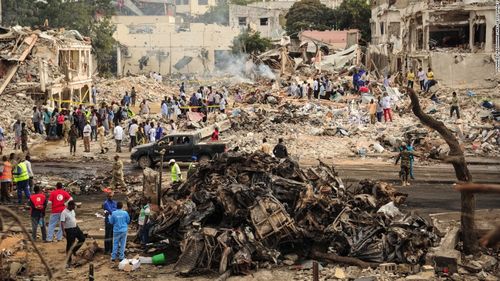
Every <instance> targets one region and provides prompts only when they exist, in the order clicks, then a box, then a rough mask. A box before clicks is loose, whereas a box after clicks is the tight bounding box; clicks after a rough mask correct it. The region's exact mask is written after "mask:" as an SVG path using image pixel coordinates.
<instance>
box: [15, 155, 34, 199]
mask: <svg viewBox="0 0 500 281" xmlns="http://www.w3.org/2000/svg"><path fill="white" fill-rule="evenodd" d="M17 162H18V164H17V165H16V166H15V167H14V170H13V171H12V175H13V176H14V182H15V183H16V189H17V203H19V204H21V203H22V202H23V192H24V195H25V196H26V200H29V199H30V185H29V182H30V176H29V173H28V167H26V163H24V162H21V159H20V157H19V156H18V157H17Z"/></svg>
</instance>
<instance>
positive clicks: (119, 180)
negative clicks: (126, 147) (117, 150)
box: [111, 155, 126, 188]
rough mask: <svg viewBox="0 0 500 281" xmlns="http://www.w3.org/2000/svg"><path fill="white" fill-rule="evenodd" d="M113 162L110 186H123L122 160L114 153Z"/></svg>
mask: <svg viewBox="0 0 500 281" xmlns="http://www.w3.org/2000/svg"><path fill="white" fill-rule="evenodd" d="M114 158H115V162H114V163H113V172H112V173H113V178H112V179H111V186H112V187H113V188H116V187H117V186H120V187H125V186H126V185H125V180H124V179H123V162H122V160H120V156H118V155H115V157H114Z"/></svg>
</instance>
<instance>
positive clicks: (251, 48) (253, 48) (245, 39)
mask: <svg viewBox="0 0 500 281" xmlns="http://www.w3.org/2000/svg"><path fill="white" fill-rule="evenodd" d="M271 45H272V44H271V40H270V39H268V38H264V37H261V36H260V32H258V31H253V30H246V31H244V32H243V33H241V34H240V35H238V36H237V37H235V38H234V39H233V45H232V46H231V50H232V52H233V53H235V54H238V53H246V54H258V53H262V52H265V51H266V50H267V49H269V48H271Z"/></svg>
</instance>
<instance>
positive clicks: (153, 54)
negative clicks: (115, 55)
mask: <svg viewBox="0 0 500 281" xmlns="http://www.w3.org/2000/svg"><path fill="white" fill-rule="evenodd" d="M113 21H114V22H115V23H116V25H117V29H116V32H115V34H114V37H115V39H116V40H117V41H118V42H120V44H121V45H123V46H124V47H125V49H126V51H125V52H124V54H123V55H122V65H121V69H122V73H127V71H129V70H130V71H131V72H132V73H149V72H151V71H156V72H159V73H161V74H168V73H204V72H207V71H212V70H213V69H214V66H215V55H214V54H215V52H216V51H228V50H230V46H231V45H232V40H233V39H234V37H236V36H237V35H238V34H239V30H238V29H233V28H230V27H227V26H221V25H215V24H211V25H205V24H191V25H190V26H189V29H187V30H184V29H179V28H177V27H176V26H175V24H172V23H171V22H170V21H169V19H163V18H160V17H126V16H120V17H114V18H113ZM131 23H133V25H132V24H131ZM131 26H133V29H131ZM141 26H142V28H141V30H145V31H142V32H137V30H138V28H139V27H141ZM185 57H187V58H191V61H190V62H189V63H188V64H187V65H185V66H184V67H182V68H180V69H176V68H175V65H176V64H177V63H178V62H179V61H181V60H183V59H184V60H186V58H185ZM144 59H147V63H146V64H144V63H142V69H141V61H143V60H144Z"/></svg>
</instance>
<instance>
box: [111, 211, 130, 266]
mask: <svg viewBox="0 0 500 281" xmlns="http://www.w3.org/2000/svg"><path fill="white" fill-rule="evenodd" d="M116 208H117V209H116V211H114V212H113V213H112V214H111V217H109V222H110V223H111V224H112V225H113V253H111V261H115V259H116V254H117V252H118V254H119V259H120V261H121V260H123V259H125V245H126V244H127V231H128V224H129V223H130V216H129V215H128V213H127V212H126V211H124V210H122V208H123V203H122V202H118V203H117V204H116Z"/></svg>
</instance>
